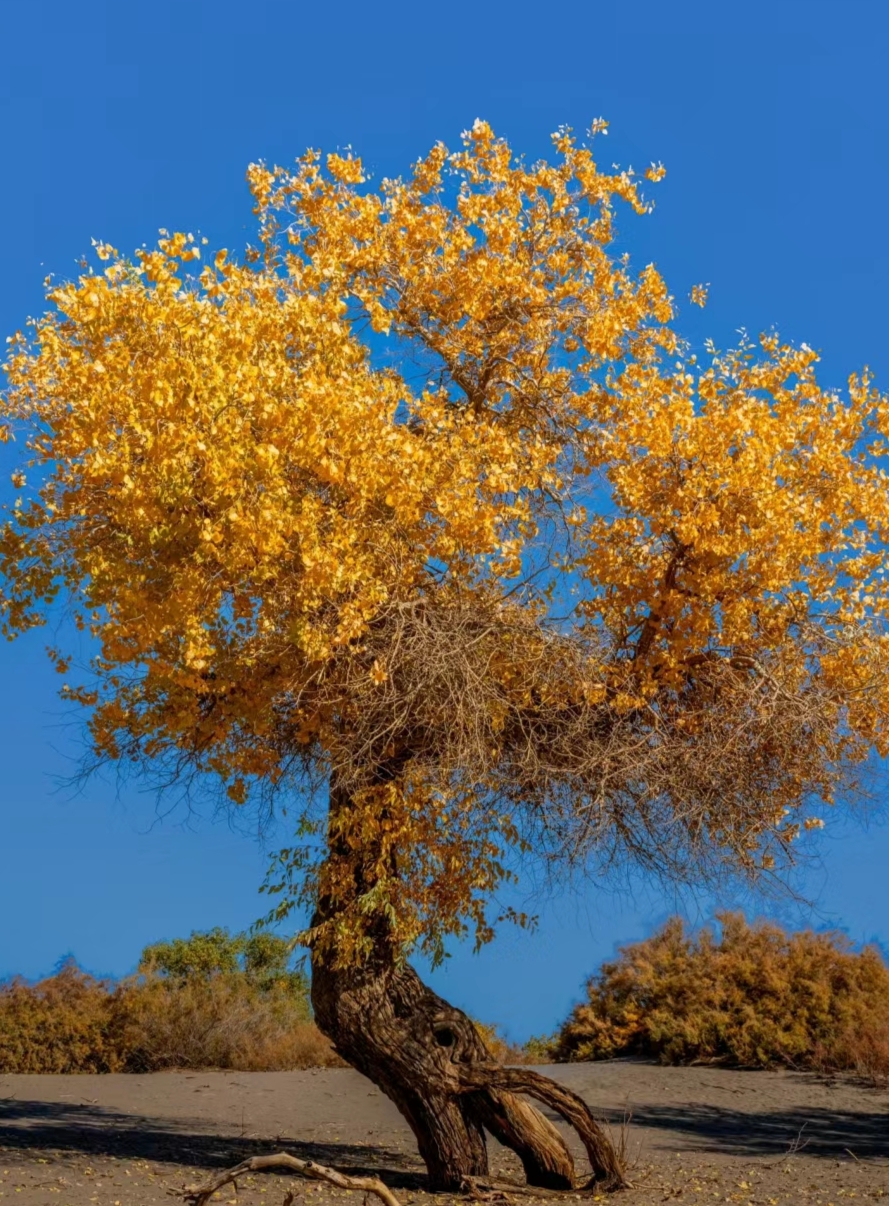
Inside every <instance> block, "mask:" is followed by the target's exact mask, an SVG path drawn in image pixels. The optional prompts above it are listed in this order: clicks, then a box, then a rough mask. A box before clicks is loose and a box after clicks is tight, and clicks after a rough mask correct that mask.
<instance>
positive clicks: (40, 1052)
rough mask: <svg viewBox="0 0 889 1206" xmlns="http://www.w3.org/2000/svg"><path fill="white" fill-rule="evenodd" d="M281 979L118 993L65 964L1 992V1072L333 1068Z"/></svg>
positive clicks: (157, 984) (224, 977) (219, 980)
mask: <svg viewBox="0 0 889 1206" xmlns="http://www.w3.org/2000/svg"><path fill="white" fill-rule="evenodd" d="M341 1063H342V1061H341V1060H340V1059H339V1057H338V1056H337V1055H336V1053H335V1052H334V1050H333V1048H332V1047H331V1045H330V1043H329V1042H328V1041H327V1039H326V1038H324V1036H323V1035H322V1034H321V1032H320V1031H319V1030H318V1028H317V1026H316V1025H315V1024H314V1022H313V1021H312V1020H311V1012H310V1010H309V1006H308V1001H307V998H306V996H305V993H304V992H303V991H301V990H299V988H298V985H297V988H295V987H294V981H293V980H292V979H288V978H284V979H281V980H279V981H276V982H272V983H270V984H266V985H260V984H257V982H256V981H255V980H252V979H250V978H249V977H247V976H245V975H244V974H243V973H238V972H234V973H231V974H222V973H217V974H212V975H209V976H206V977H194V978H186V979H172V978H169V977H165V976H160V975H154V974H151V975H143V976H140V977H135V978H133V979H130V980H125V981H123V982H121V983H118V984H116V985H115V984H112V983H110V982H108V981H103V980H97V979H95V978H94V977H92V976H89V975H87V974H86V973H85V972H83V971H81V970H80V969H79V968H78V967H76V966H75V965H74V964H73V963H68V964H66V965H65V966H64V967H63V968H62V969H61V970H60V971H59V972H58V973H57V974H56V975H54V976H51V977H49V978H48V979H46V980H42V981H41V982H40V983H38V984H27V983H25V982H24V981H23V980H21V979H16V980H13V981H11V982H10V983H8V984H6V985H4V986H2V987H0V1072H7V1073H10V1072H153V1071H158V1070H160V1069H164V1068H231V1069H237V1070H239V1071H279V1070H281V1071H283V1070H289V1069H293V1068H309V1067H319V1066H320V1067H326V1066H331V1065H337V1064H341Z"/></svg>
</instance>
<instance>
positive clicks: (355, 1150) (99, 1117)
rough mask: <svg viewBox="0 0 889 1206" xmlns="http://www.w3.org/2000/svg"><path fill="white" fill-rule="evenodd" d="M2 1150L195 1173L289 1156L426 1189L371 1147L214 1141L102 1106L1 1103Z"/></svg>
mask: <svg viewBox="0 0 889 1206" xmlns="http://www.w3.org/2000/svg"><path fill="white" fill-rule="evenodd" d="M0 1148H6V1149H7V1150H16V1151H27V1152H28V1153H29V1154H32V1155H33V1154H36V1153H39V1152H41V1151H45V1152H52V1153H54V1154H70V1153H78V1154H81V1155H89V1156H94V1157H95V1156H114V1157H116V1158H117V1159H119V1160H150V1161H153V1162H154V1161H156V1162H160V1163H170V1164H178V1165H185V1166H192V1167H194V1168H206V1169H212V1168H228V1167H230V1166H231V1165H233V1164H239V1163H240V1162H241V1161H242V1160H246V1159H248V1158H249V1157H250V1156H262V1155H266V1154H267V1153H269V1152H271V1151H280V1150H282V1149H283V1150H286V1151H288V1152H290V1153H291V1154H292V1155H294V1156H299V1157H300V1158H301V1159H303V1160H315V1161H317V1162H318V1163H319V1164H327V1165H332V1166H333V1167H335V1168H339V1169H341V1170H342V1171H344V1172H349V1173H351V1174H354V1175H361V1174H368V1175H374V1176H382V1178H383V1180H384V1181H385V1182H386V1183H387V1184H388V1185H391V1186H392V1187H393V1188H396V1189H397V1188H401V1189H407V1190H411V1189H422V1188H423V1187H424V1186H425V1182H426V1177H425V1174H424V1173H423V1172H422V1164H421V1163H420V1161H419V1157H418V1156H416V1155H413V1154H406V1153H404V1152H398V1151H394V1150H392V1149H389V1148H385V1147H380V1146H376V1145H373V1144H361V1143H324V1142H320V1143H305V1142H301V1141H300V1140H299V1139H297V1138H294V1137H291V1136H288V1135H281V1136H279V1137H277V1138H274V1139H273V1138H268V1139H257V1138H253V1137H249V1136H238V1135H230V1134H228V1135H225V1134H213V1133H212V1131H202V1130H199V1129H196V1128H195V1126H193V1125H189V1124H188V1123H187V1122H185V1123H182V1124H176V1123H173V1122H170V1121H169V1120H165V1119H156V1118H146V1117H143V1116H141V1115H138V1114H121V1113H118V1112H117V1111H116V1110H106V1109H102V1108H101V1107H99V1106H91V1105H68V1104H62V1103H58V1102H46V1101H18V1100H15V1099H12V1100H6V1101H0Z"/></svg>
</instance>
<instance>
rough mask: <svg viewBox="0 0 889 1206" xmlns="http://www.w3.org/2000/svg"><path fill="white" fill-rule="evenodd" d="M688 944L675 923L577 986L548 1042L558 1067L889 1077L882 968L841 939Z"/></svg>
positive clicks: (734, 933)
mask: <svg viewBox="0 0 889 1206" xmlns="http://www.w3.org/2000/svg"><path fill="white" fill-rule="evenodd" d="M718 920H719V923H720V929H721V933H720V935H719V936H718V937H717V935H716V933H715V932H714V930H713V929H712V928H705V929H702V930H701V931H700V932H699V933H697V934H696V935H692V934H689V933H688V932H686V929H685V927H684V925H683V923H682V921H681V920H680V919H679V918H673V919H671V920H670V921H668V922H667V924H666V925H665V926H664V927H663V928H662V929H661V930H659V931H658V932H657V933H656V934H655V935H654V936H653V937H651V938H649V939H647V940H646V941H644V942H638V943H635V944H633V945H631V946H626V947H623V948H622V949H621V951H620V952H619V955H618V958H617V959H616V960H614V961H613V962H611V963H605V964H603V966H602V968H601V970H600V971H599V972H598V973H597V974H596V975H594V976H593V977H592V978H591V979H590V980H589V981H588V983H587V999H586V1000H585V1001H584V1002H582V1003H581V1004H579V1005H578V1006H576V1007H575V1009H574V1010H573V1011H572V1013H571V1014H570V1016H569V1017H568V1019H567V1020H566V1021H565V1023H564V1024H563V1025H562V1027H561V1029H560V1031H559V1032H558V1034H557V1036H556V1040H555V1044H554V1055H555V1058H556V1059H559V1060H593V1059H608V1058H611V1057H613V1056H620V1055H638V1056H646V1057H649V1058H653V1059H657V1060H659V1061H660V1062H661V1063H665V1064H680V1063H693V1062H708V1061H709V1062H721V1063H725V1064H733V1065H736V1066H742V1067H760V1068H762V1067H771V1066H775V1065H784V1066H788V1067H795V1068H816V1069H822V1070H835V1071H840V1070H851V1071H857V1072H861V1073H865V1074H867V1075H870V1076H885V1075H887V1074H889V968H887V967H886V964H885V963H884V961H883V959H882V958H881V956H880V954H879V952H878V951H877V950H876V948H874V947H866V948H865V949H864V950H862V951H860V952H855V951H854V949H853V948H852V946H851V944H850V943H849V942H848V941H847V940H846V939H845V938H844V937H843V936H842V935H839V934H816V933H814V932H812V931H811V930H807V931H804V932H801V933H787V932H786V931H784V930H782V929H781V928H780V927H778V926H776V925H770V924H767V923H765V922H759V923H757V924H755V925H748V924H747V922H746V921H745V920H744V918H743V916H742V915H740V914H737V913H723V914H719V915H718Z"/></svg>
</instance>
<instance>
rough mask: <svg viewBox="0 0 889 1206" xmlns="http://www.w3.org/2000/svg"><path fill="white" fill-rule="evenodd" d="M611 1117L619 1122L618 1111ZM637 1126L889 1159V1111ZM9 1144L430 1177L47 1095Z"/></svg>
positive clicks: (687, 1141) (217, 1164)
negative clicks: (280, 1156) (271, 1155)
mask: <svg viewBox="0 0 889 1206" xmlns="http://www.w3.org/2000/svg"><path fill="white" fill-rule="evenodd" d="M607 1117H608V1120H609V1121H610V1122H611V1123H612V1125H614V1124H618V1125H619V1124H620V1122H621V1115H620V1113H619V1112H617V1111H608V1112H607ZM631 1127H632V1129H634V1130H636V1132H637V1135H638V1133H639V1130H640V1129H641V1130H644V1131H654V1132H660V1133H661V1135H660V1136H658V1135H654V1134H653V1135H651V1136H650V1140H653V1142H654V1144H655V1146H657V1147H661V1148H667V1149H672V1150H682V1149H685V1150H688V1151H698V1152H702V1151H709V1152H714V1153H715V1152H719V1153H721V1154H723V1155H733V1156H744V1157H771V1158H772V1159H780V1158H781V1157H782V1156H785V1155H787V1154H788V1153H793V1152H795V1151H798V1152H800V1154H804V1155H806V1156H808V1157H821V1158H840V1159H849V1158H850V1156H854V1157H855V1158H857V1159H859V1160H868V1159H879V1158H884V1159H885V1158H889V1111H886V1110H885V1109H882V1110H876V1109H875V1110H873V1111H840V1110H828V1109H823V1108H813V1109H808V1110H800V1109H794V1110H773V1111H763V1112H760V1113H757V1112H755V1111H746V1110H730V1109H721V1108H718V1107H716V1106H708V1105H700V1104H689V1105H687V1106H681V1107H680V1106H656V1105H649V1106H644V1107H640V1108H639V1109H638V1111H636V1112H634V1114H633V1117H632V1121H631ZM0 1147H3V1148H6V1149H12V1150H19V1151H28V1152H29V1153H31V1154H34V1153H36V1152H40V1151H47V1152H53V1153H59V1154H61V1153H75V1152H76V1153H80V1154H84V1155H92V1156H99V1155H104V1156H115V1157H117V1158H118V1159H130V1160H151V1161H159V1162H163V1163H174V1164H178V1165H191V1166H193V1167H195V1168H206V1169H212V1168H226V1167H228V1166H230V1165H232V1164H237V1163H239V1162H240V1161H241V1160H245V1159H247V1158H248V1157H249V1156H256V1155H262V1154H264V1153H267V1152H269V1151H273V1150H279V1149H281V1148H284V1149H286V1150H287V1151H290V1152H292V1153H293V1154H294V1155H296V1156H300V1157H302V1158H303V1159H308V1160H316V1161H318V1162H319V1163H321V1164H328V1165H333V1166H334V1167H336V1168H340V1169H342V1170H343V1171H348V1172H351V1173H356V1174H357V1173H368V1174H375V1175H382V1177H383V1179H384V1180H385V1181H386V1182H387V1183H388V1184H390V1185H391V1186H393V1188H403V1189H408V1190H410V1189H422V1188H423V1187H424V1185H425V1176H424V1174H423V1172H422V1165H421V1163H420V1161H419V1157H418V1156H417V1155H415V1154H414V1153H413V1152H410V1153H405V1152H400V1151H396V1150H393V1149H391V1148H386V1147H381V1146H377V1145H373V1144H361V1143H344V1142H336V1143H325V1142H315V1143H306V1142H301V1141H300V1140H299V1139H298V1138H297V1137H292V1136H287V1135H282V1136H279V1137H278V1138H276V1139H272V1138H267V1139H257V1138H253V1137H249V1136H237V1135H230V1134H229V1135H223V1134H213V1133H212V1131H210V1132H208V1131H203V1130H201V1129H199V1128H198V1127H196V1126H195V1125H189V1124H188V1123H187V1122H183V1123H181V1124H176V1123H172V1122H169V1121H166V1120H161V1119H155V1118H146V1117H142V1116H140V1115H136V1114H122V1113H118V1112H117V1111H114V1110H106V1109H102V1108H100V1107H97V1106H93V1105H73V1104H71V1105H69V1104H60V1103H50V1102H44V1101H18V1100H15V1099H12V1100H9V1099H8V1100H6V1101H0Z"/></svg>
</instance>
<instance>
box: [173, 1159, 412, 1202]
mask: <svg viewBox="0 0 889 1206" xmlns="http://www.w3.org/2000/svg"><path fill="white" fill-rule="evenodd" d="M270 1168H286V1169H288V1170H289V1171H290V1172H294V1173H298V1174H299V1176H301V1177H308V1178H310V1179H311V1180H313V1181H327V1182H328V1184H330V1185H336V1187H337V1188H338V1189H355V1190H358V1191H359V1192H360V1193H372V1194H376V1196H377V1197H378V1198H379V1199H380V1200H381V1201H382V1202H383V1204H384V1206H401V1203H400V1202H399V1200H398V1198H397V1197H396V1196H395V1194H394V1193H393V1192H392V1190H391V1189H389V1188H388V1186H386V1185H384V1184H383V1182H382V1181H381V1180H380V1179H379V1178H378V1177H347V1176H346V1174H345V1173H341V1172H337V1170H336V1169H335V1168H327V1167H326V1166H325V1165H324V1164H316V1163H315V1162H314V1160H300V1159H299V1158H298V1157H297V1156H291V1155H289V1154H288V1153H287V1152H274V1153H273V1154H272V1155H270V1156H252V1157H251V1158H250V1159H249V1160H244V1161H242V1162H241V1163H240V1164H237V1165H235V1167H234V1168H229V1169H226V1171H225V1172H221V1173H220V1174H219V1175H218V1176H217V1177H215V1178H214V1179H213V1180H212V1181H208V1182H207V1183H206V1184H205V1185H191V1186H186V1187H185V1188H183V1189H180V1190H171V1191H170V1192H171V1193H172V1194H174V1196H175V1197H178V1198H184V1199H185V1201H186V1202H188V1203H189V1204H190V1206H206V1203H207V1202H209V1201H210V1198H211V1197H212V1196H213V1194H214V1193H216V1191H217V1190H218V1189H221V1188H222V1187H223V1185H230V1184H231V1183H232V1182H233V1181H235V1180H236V1179H237V1178H238V1177H243V1176H245V1175H246V1174H247V1173H253V1172H265V1171H266V1170H267V1169H270ZM291 1200H292V1199H291Z"/></svg>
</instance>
